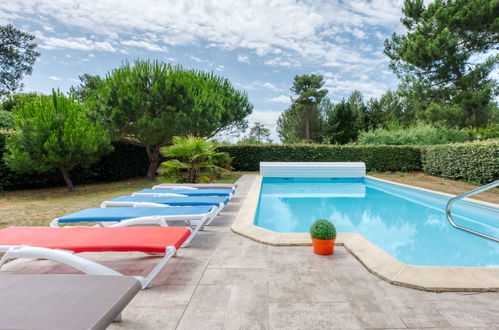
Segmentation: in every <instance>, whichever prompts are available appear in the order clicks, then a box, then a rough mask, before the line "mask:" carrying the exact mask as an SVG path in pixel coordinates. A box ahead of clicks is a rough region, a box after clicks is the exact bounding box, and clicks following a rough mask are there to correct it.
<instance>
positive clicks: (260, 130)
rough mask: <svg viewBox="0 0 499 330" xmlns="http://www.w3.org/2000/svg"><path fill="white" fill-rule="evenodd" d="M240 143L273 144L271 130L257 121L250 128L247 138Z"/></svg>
mask: <svg viewBox="0 0 499 330" xmlns="http://www.w3.org/2000/svg"><path fill="white" fill-rule="evenodd" d="M239 143H272V140H271V139H270V130H269V129H268V128H267V127H265V125H263V124H262V123H260V122H258V121H256V122H255V123H254V124H253V126H252V127H251V128H250V131H249V134H248V136H247V137H246V138H244V139H243V140H241V141H239Z"/></svg>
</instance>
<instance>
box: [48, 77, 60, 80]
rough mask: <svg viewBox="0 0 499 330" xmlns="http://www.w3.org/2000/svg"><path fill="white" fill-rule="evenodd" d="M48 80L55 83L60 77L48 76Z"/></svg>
mask: <svg viewBox="0 0 499 330" xmlns="http://www.w3.org/2000/svg"><path fill="white" fill-rule="evenodd" d="M49 79H50V80H55V81H59V80H61V77H57V76H50V77H49Z"/></svg>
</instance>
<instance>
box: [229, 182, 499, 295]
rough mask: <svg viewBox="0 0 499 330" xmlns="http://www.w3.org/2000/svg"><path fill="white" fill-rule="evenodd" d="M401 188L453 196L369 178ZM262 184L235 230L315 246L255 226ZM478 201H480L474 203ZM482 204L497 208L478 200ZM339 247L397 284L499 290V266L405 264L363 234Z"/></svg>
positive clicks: (271, 241) (305, 236)
mask: <svg viewBox="0 0 499 330" xmlns="http://www.w3.org/2000/svg"><path fill="white" fill-rule="evenodd" d="M366 177H368V176H366ZM368 178H372V179H375V180H379V181H384V182H388V183H392V184H398V185H401V186H406V187H411V188H416V189H421V190H425V191H428V192H432V193H437V194H443V195H447V196H453V195H450V194H445V193H441V192H438V191H433V190H428V189H423V188H419V187H413V186H408V185H404V184H399V183H396V182H391V181H388V180H382V179H378V178H373V177H368ZM261 184H262V176H256V177H255V180H254V181H253V183H252V185H251V187H250V189H249V191H248V194H247V195H246V198H245V200H244V202H243V204H242V206H241V209H240V210H239V212H238V213H237V215H236V219H235V221H234V223H233V224H232V231H233V232H235V233H237V234H240V235H242V236H245V237H247V238H250V239H252V240H255V241H257V242H260V243H263V244H268V245H278V246H293V245H294V246H296V245H312V243H311V239H310V234H309V233H276V232H274V231H271V230H268V229H265V228H262V227H258V226H255V225H254V224H253V222H254V218H255V214H256V209H257V207H258V199H259V196H260V189H261ZM473 201H474V202H477V201H475V200H473ZM478 203H480V204H485V205H492V206H496V205H494V204H492V203H487V202H482V201H478ZM335 245H340V246H344V247H345V248H346V249H347V250H348V251H349V252H350V253H351V254H352V255H353V256H355V258H357V259H358V260H359V261H360V263H362V264H363V265H364V266H365V267H366V268H367V269H368V270H369V271H370V272H371V273H373V274H374V275H376V276H378V277H379V278H381V279H383V280H385V281H387V282H390V283H392V284H395V285H400V286H405V287H410V288H414V289H420V290H426V291H439V292H440V291H499V267H450V266H413V265H408V264H405V263H403V262H401V261H399V260H397V259H395V258H394V257H392V256H391V255H390V254H388V253H387V252H385V251H384V250H383V249H381V248H380V247H378V246H377V245H375V244H373V243H372V242H371V241H369V240H368V239H367V238H365V237H364V236H363V235H361V234H359V233H338V235H337V237H336V243H335Z"/></svg>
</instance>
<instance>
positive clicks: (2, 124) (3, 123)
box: [0, 110, 14, 129]
mask: <svg viewBox="0 0 499 330" xmlns="http://www.w3.org/2000/svg"><path fill="white" fill-rule="evenodd" d="M13 126H14V117H13V116H12V113H11V112H10V111H5V110H0V129H10V128H12V127H13Z"/></svg>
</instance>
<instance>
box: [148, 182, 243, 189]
mask: <svg viewBox="0 0 499 330" xmlns="http://www.w3.org/2000/svg"><path fill="white" fill-rule="evenodd" d="M236 188H237V184H230V183H161V184H158V185H155V186H153V187H152V189H172V190H175V189H232V190H236Z"/></svg>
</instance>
